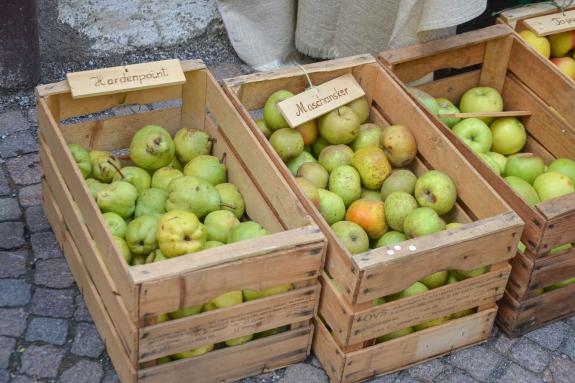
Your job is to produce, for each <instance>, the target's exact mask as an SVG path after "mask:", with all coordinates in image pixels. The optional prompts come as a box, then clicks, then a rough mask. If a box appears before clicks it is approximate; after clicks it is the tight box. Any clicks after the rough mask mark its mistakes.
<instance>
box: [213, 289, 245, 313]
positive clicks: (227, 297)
mask: <svg viewBox="0 0 575 383" xmlns="http://www.w3.org/2000/svg"><path fill="white" fill-rule="evenodd" d="M243 301H244V299H243V295H242V291H241V290H234V291H229V292H227V293H224V294H221V295H218V296H217V297H215V298H214V299H212V300H211V301H210V302H211V303H212V304H213V305H214V306H215V307H216V308H217V309H223V308H224V307H231V306H235V305H239V304H240V303H242V302H243Z"/></svg>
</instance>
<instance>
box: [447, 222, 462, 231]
mask: <svg viewBox="0 0 575 383" xmlns="http://www.w3.org/2000/svg"><path fill="white" fill-rule="evenodd" d="M461 226H463V224H462V223H459V222H450V223H448V224H447V225H445V230H451V229H457V228H458V227H461Z"/></svg>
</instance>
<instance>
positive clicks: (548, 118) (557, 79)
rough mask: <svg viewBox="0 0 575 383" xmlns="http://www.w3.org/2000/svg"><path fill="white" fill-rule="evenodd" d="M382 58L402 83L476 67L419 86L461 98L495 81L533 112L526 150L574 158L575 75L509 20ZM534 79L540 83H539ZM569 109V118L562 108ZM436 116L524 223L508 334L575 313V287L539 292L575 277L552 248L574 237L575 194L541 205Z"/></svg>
mask: <svg viewBox="0 0 575 383" xmlns="http://www.w3.org/2000/svg"><path fill="white" fill-rule="evenodd" d="M379 58H380V60H381V62H382V63H383V64H384V66H386V67H387V68H389V69H391V71H393V73H394V75H395V76H396V80H398V81H399V82H409V81H413V80H416V79H418V78H420V77H422V76H423V75H425V74H426V73H428V72H432V71H437V70H441V69H448V68H456V69H463V68H469V69H472V70H471V71H467V72H465V73H461V74H456V75H452V76H448V77H445V78H442V79H439V80H437V81H433V82H431V83H428V84H425V85H421V86H419V88H420V89H422V90H424V91H426V92H428V93H430V94H431V95H433V96H434V97H446V98H448V99H450V100H451V101H453V102H455V103H458V101H459V98H460V97H461V95H462V94H463V93H464V92H465V91H466V90H467V89H469V88H472V87H475V86H492V87H494V88H496V89H498V90H500V91H501V93H502V96H503V99H504V103H505V108H506V109H507V110H528V111H531V112H532V115H531V116H529V117H527V118H523V123H524V125H525V128H526V130H527V133H528V138H527V144H526V146H525V149H524V151H527V152H533V153H535V154H537V155H539V156H541V157H542V158H543V159H544V160H545V162H546V163H548V162H550V161H552V160H553V159H554V158H558V157H566V158H571V159H575V128H574V127H575V118H573V117H575V113H574V111H575V97H571V96H569V95H570V94H574V95H575V92H573V93H571V92H570V91H565V92H564V90H565V89H569V87H570V86H571V85H570V82H572V81H571V80H569V79H568V78H566V77H565V76H563V75H561V74H560V73H557V71H556V70H554V68H551V69H553V70H550V68H549V66H548V65H547V64H548V63H547V62H546V60H545V58H543V57H542V56H541V55H539V54H537V53H536V52H534V51H533V50H532V49H530V48H529V47H528V46H527V45H526V44H525V43H524V42H523V41H522V40H521V39H520V38H519V37H518V36H517V35H516V34H514V33H513V32H512V31H511V29H509V28H508V27H507V26H504V25H496V26H492V27H489V28H485V29H483V30H479V31H474V32H469V33H464V34H461V35H457V36H453V37H451V38H448V39H445V40H440V41H434V42H430V43H427V44H421V45H416V46H412V47H408V48H404V49H398V50H394V51H389V52H384V53H381V54H380V56H379ZM474 66H477V67H479V69H476V68H475V67H474ZM473 69H474V70H473ZM535 83H537V84H538V85H537V86H533V84H535ZM567 110H569V113H570V116H571V117H570V118H569V119H568V118H566V117H567V116H568V115H567V114H564V113H563V112H564V111H567ZM557 111H559V113H561V114H562V115H563V117H561V116H560V115H559V113H557ZM426 113H427V112H426ZM428 115H429V114H428ZM429 116H430V117H431V118H432V119H433V121H434V123H435V124H436V126H437V127H438V128H439V129H441V131H442V132H443V134H444V135H445V136H447V138H449V140H450V141H451V142H452V143H453V144H455V146H456V147H457V148H458V149H459V151H461V153H463V154H464V155H465V157H466V158H467V159H468V160H469V161H470V162H471V163H472V164H473V166H474V167H475V168H476V169H477V170H478V171H479V172H480V173H481V174H482V175H483V177H485V179H487V181H488V182H489V184H490V185H491V186H492V187H493V188H495V190H497V191H498V192H499V194H500V195H501V196H502V197H503V198H504V199H505V200H506V201H507V202H508V203H509V205H510V206H511V207H512V208H513V209H514V210H515V211H516V212H517V213H518V214H519V215H520V216H521V218H522V219H523V221H524V222H525V230H524V231H523V236H522V242H523V243H524V244H525V245H526V246H527V251H526V252H525V255H517V258H516V259H515V260H514V262H513V264H514V265H515V266H514V268H513V271H512V275H511V277H510V284H509V287H508V289H507V292H506V293H505V297H504V299H502V300H501V304H500V309H499V316H498V322H499V324H500V325H501V327H502V328H503V329H504V331H505V332H506V333H507V334H509V335H511V336H517V335H520V334H523V333H525V332H527V331H530V330H532V329H535V328H537V327H540V326H542V325H544V324H546V323H549V322H551V321H554V320H557V319H560V318H562V317H565V316H567V315H570V314H571V313H573V312H574V311H575V294H574V293H575V285H571V286H568V287H564V288H561V289H558V290H555V291H551V292H547V293H545V294H543V295H538V296H536V295H535V294H536V292H537V290H538V289H540V288H541V287H543V286H544V285H551V284H554V283H557V282H560V281H562V280H565V279H567V278H570V277H571V278H572V277H575V272H574V270H573V264H574V262H575V259H574V255H575V252H573V251H569V252H567V253H563V254H554V255H549V253H550V251H551V249H553V248H555V247H557V246H559V245H562V244H565V243H569V242H574V241H575V229H574V228H575V193H571V194H568V195H565V196H563V197H560V198H557V199H554V200H550V201H546V202H542V203H539V204H537V205H536V206H535V207H530V206H528V205H527V204H526V203H525V202H524V201H523V199H521V197H519V195H517V194H515V193H514V192H513V190H512V189H511V188H510V187H509V186H508V185H507V183H506V182H505V180H504V179H503V178H502V177H500V176H498V175H497V174H495V173H494V172H493V171H492V170H491V169H490V168H489V167H488V166H487V165H486V164H485V163H484V162H483V161H482V160H481V159H480V158H479V157H478V156H477V155H476V154H475V153H474V152H473V151H471V150H470V149H469V148H468V147H467V146H466V145H465V144H464V143H463V142H462V141H461V140H459V139H458V137H457V136H455V134H454V133H453V132H452V131H451V130H450V129H449V128H448V127H447V126H446V125H444V124H443V123H441V121H440V120H438V119H437V118H435V117H434V116H431V115H429ZM564 117H565V118H564ZM569 120H572V121H573V122H570V121H569ZM558 270H561V272H558Z"/></svg>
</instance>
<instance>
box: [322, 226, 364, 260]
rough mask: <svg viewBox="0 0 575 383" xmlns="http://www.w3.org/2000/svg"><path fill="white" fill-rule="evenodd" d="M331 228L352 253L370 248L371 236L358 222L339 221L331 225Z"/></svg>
mask: <svg viewBox="0 0 575 383" xmlns="http://www.w3.org/2000/svg"><path fill="white" fill-rule="evenodd" d="M331 229H332V230H333V232H334V234H335V235H336V237H338V238H339V240H340V241H341V242H342V244H343V246H344V247H345V248H346V249H347V250H348V251H349V252H350V253H351V254H359V253H363V252H365V251H367V250H369V237H368V235H367V233H366V232H365V230H363V228H362V227H361V226H359V225H358V224H357V223H354V222H349V221H339V222H336V223H334V224H333V225H331Z"/></svg>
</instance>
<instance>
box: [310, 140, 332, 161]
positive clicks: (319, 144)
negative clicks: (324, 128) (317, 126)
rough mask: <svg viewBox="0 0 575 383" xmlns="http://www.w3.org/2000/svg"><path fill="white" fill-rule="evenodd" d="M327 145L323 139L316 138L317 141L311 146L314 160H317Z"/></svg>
mask: <svg viewBox="0 0 575 383" xmlns="http://www.w3.org/2000/svg"><path fill="white" fill-rule="evenodd" d="M328 145H329V143H328V142H327V141H326V140H325V138H323V137H318V139H317V140H315V142H314V143H313V144H312V145H311V154H313V156H314V157H315V158H319V155H320V153H321V151H322V150H323V149H324V148H325V147H326V146H328Z"/></svg>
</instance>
